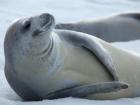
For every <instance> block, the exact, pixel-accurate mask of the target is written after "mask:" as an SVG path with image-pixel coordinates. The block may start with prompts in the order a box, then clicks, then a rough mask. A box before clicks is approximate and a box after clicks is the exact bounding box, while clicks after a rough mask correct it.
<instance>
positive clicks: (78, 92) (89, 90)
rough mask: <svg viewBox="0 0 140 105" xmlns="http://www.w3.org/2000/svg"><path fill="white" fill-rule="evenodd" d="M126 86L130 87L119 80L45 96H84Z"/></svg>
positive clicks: (64, 90)
mask: <svg viewBox="0 0 140 105" xmlns="http://www.w3.org/2000/svg"><path fill="white" fill-rule="evenodd" d="M126 88H128V85H127V84H126V83H124V82H119V81H113V82H104V83H99V84H87V85H81V86H76V87H73V88H68V89H63V90H59V91H55V92H52V93H50V94H48V95H47V96H45V98H46V99H56V98H64V97H70V96H71V97H79V98H82V97H86V96H88V95H91V94H97V93H107V92H114V91H118V90H121V89H126Z"/></svg>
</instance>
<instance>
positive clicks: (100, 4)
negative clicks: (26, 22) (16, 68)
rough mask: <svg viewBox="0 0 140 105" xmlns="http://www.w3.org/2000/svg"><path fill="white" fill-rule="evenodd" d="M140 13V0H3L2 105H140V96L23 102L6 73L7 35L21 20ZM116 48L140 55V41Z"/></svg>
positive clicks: (0, 5)
mask: <svg viewBox="0 0 140 105" xmlns="http://www.w3.org/2000/svg"><path fill="white" fill-rule="evenodd" d="M139 11H140V2H139V0H59V1H58V0H28V1H25V0H0V12H1V14H0V22H1V25H0V32H1V34H0V47H1V49H0V85H1V86H0V105H63V104H65V105H77V104H78V105H108V104H110V105H122V104H123V105H139V104H140V98H139V97H138V98H123V99H117V100H104V101H103V100H102V101H101V100H87V99H77V98H71V97H70V98H64V99H57V100H43V101H38V102H23V101H21V99H20V97H18V96H17V95H16V93H15V92H14V91H13V90H12V89H11V88H10V86H9V85H8V83H7V81H6V79H5V75H4V71H3V69H4V53H3V42H4V36H5V32H6V29H7V28H8V26H9V24H10V23H11V22H12V21H13V20H15V19H17V18H20V17H25V16H30V15H33V14H38V13H43V12H49V13H51V14H53V15H54V16H55V18H56V22H74V21H79V20H81V19H85V18H99V17H102V16H108V15H112V14H117V13H120V12H121V13H122V12H139ZM113 45H114V46H117V47H121V48H123V49H126V50H128V51H130V52H132V53H134V54H137V55H140V54H139V53H140V46H139V45H140V40H136V41H129V42H116V43H113Z"/></svg>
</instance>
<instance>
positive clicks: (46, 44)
mask: <svg viewBox="0 0 140 105" xmlns="http://www.w3.org/2000/svg"><path fill="white" fill-rule="evenodd" d="M54 25H55V23H54V18H53V16H52V15H50V14H47V13H45V14H41V15H37V16H32V17H29V18H23V19H20V20H18V21H16V22H14V23H13V24H12V25H11V26H10V27H9V29H8V31H7V33H6V37H5V43H4V51H5V75H6V78H7V80H8V82H9V84H10V85H11V87H12V88H13V89H14V90H15V92H16V93H17V94H18V95H19V96H21V97H22V98H23V99H24V100H42V99H55V98H62V97H68V96H73V97H84V98H89V99H114V98H120V97H133V96H136V95H139V87H140V84H139V77H140V71H138V70H139V69H140V66H139V62H140V57H137V56H135V55H132V54H130V53H127V52H125V51H123V50H121V49H118V48H116V47H113V46H111V45H110V44H109V43H106V42H104V41H103V40H100V39H98V38H96V37H94V36H90V35H87V34H84V33H80V32H74V31H66V30H53V29H54ZM112 59H113V61H114V63H113V61H112ZM132 60H133V61H132ZM131 61H132V62H131ZM114 64H115V66H116V67H117V70H116V69H115V66H114ZM132 69H133V70H132ZM118 78H119V80H120V81H123V82H120V81H119V80H118ZM126 83H128V84H130V87H129V88H128V85H127V84H126ZM126 88H128V89H126ZM122 89H125V90H124V91H123V90H122ZM118 90H122V91H120V92H115V91H118ZM108 92H111V93H108ZM112 92H113V93H112ZM114 92H115V93H114ZM95 93H96V95H95ZM98 93H100V94H98ZM92 95H93V96H92Z"/></svg>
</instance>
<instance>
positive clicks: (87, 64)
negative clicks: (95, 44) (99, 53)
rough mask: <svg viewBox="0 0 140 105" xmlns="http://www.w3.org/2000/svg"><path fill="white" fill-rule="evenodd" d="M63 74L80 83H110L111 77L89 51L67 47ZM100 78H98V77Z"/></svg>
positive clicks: (71, 46)
mask: <svg viewBox="0 0 140 105" xmlns="http://www.w3.org/2000/svg"><path fill="white" fill-rule="evenodd" d="M66 46H67V47H66V49H65V51H64V54H63V56H64V65H63V68H62V70H61V73H63V74H65V75H64V76H66V78H68V79H70V80H74V81H77V82H80V83H91V82H103V81H109V80H110V76H109V74H108V72H107V70H106V69H105V68H104V67H103V65H102V64H101V63H100V61H98V59H97V58H96V56H95V55H94V54H93V53H91V52H89V51H88V50H87V49H84V48H81V47H78V46H77V47H76V46H73V45H70V44H67V45H66ZM97 76H98V77H97Z"/></svg>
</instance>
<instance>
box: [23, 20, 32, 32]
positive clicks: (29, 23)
mask: <svg viewBox="0 0 140 105" xmlns="http://www.w3.org/2000/svg"><path fill="white" fill-rule="evenodd" d="M30 27H31V21H30V20H26V21H25V22H24V23H23V29H24V30H28V29H29V28H30Z"/></svg>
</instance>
